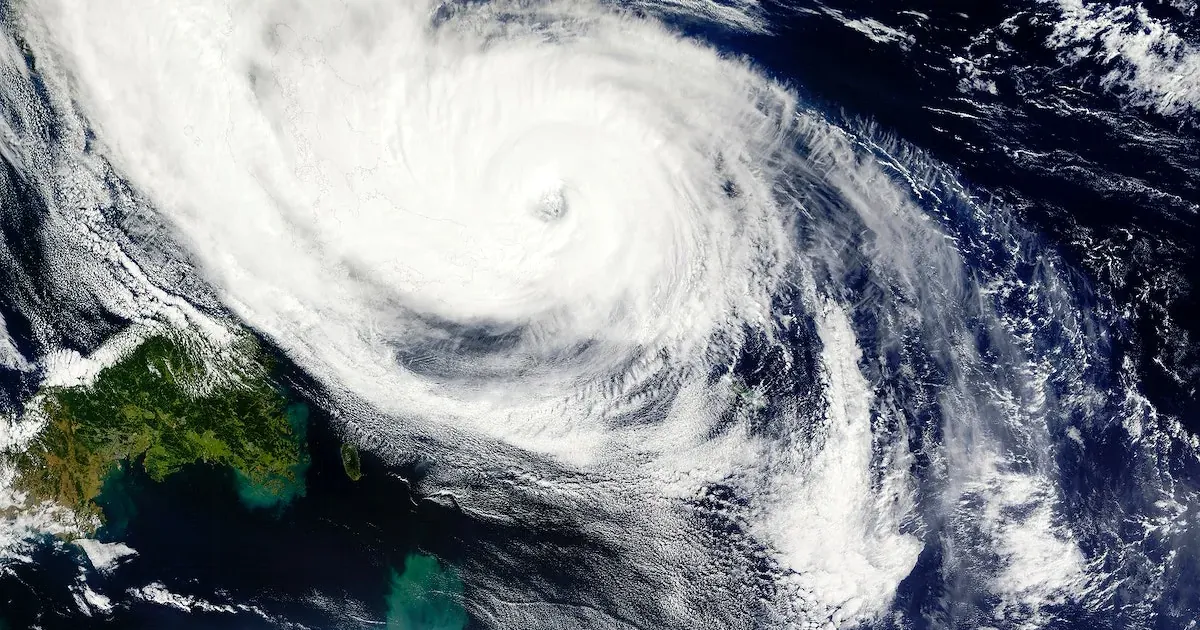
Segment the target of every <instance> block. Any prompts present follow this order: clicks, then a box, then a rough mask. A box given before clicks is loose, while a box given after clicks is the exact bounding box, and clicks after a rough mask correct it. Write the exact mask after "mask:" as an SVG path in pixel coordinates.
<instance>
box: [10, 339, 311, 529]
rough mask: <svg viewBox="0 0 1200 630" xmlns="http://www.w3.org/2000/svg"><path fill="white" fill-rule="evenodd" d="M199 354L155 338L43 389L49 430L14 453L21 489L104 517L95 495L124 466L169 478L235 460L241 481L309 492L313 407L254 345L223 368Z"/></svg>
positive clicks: (266, 489)
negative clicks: (75, 379) (277, 380)
mask: <svg viewBox="0 0 1200 630" xmlns="http://www.w3.org/2000/svg"><path fill="white" fill-rule="evenodd" d="M201 351H202V348H201V347H199V346H198V345H197V343H195V342H194V343H191V344H189V343H188V342H187V341H185V340H183V339H179V338H172V337H167V336H156V337H151V338H149V339H147V340H146V341H144V342H143V343H142V344H141V345H139V346H138V347H137V348H136V349H134V350H133V351H132V352H130V353H129V354H128V355H127V356H125V357H124V358H122V359H121V360H120V361H118V362H117V363H115V364H114V365H111V366H109V367H107V368H105V369H103V370H102V371H101V372H100V373H99V375H98V376H97V378H96V379H95V382H94V383H93V384H92V385H91V386H86V387H84V386H80V387H54V388H47V389H45V390H43V391H42V392H41V394H42V396H41V398H40V400H41V411H42V412H44V413H45V416H46V418H47V424H46V427H45V428H44V430H43V431H42V433H41V434H40V435H39V436H38V437H37V438H36V439H35V441H34V442H33V443H32V444H31V445H30V446H29V447H28V448H27V449H26V450H24V451H22V452H19V453H9V454H8V456H9V457H10V459H12V460H15V464H16V467H17V472H18V475H17V479H16V486H17V488H18V489H20V490H22V491H25V492H27V493H28V494H29V495H30V497H31V498H33V499H34V500H35V501H41V500H52V501H54V502H57V503H58V504H60V505H63V506H66V507H68V508H71V509H72V510H74V511H75V512H76V513H77V514H82V515H95V516H97V517H102V516H103V515H102V514H101V513H100V510H99V508H98V507H97V505H96V502H95V499H96V497H97V496H98V495H99V494H100V492H101V489H102V488H103V485H104V481H105V478H106V477H107V476H108V475H109V474H110V473H111V472H113V471H115V470H118V469H119V465H120V464H122V463H136V464H139V465H140V466H141V467H142V468H143V469H144V470H145V472H146V473H147V474H148V475H149V477H150V478H151V479H153V480H155V481H162V480H163V479H165V478H166V477H167V476H169V475H171V474H172V473H174V472H177V471H178V470H180V469H181V468H183V467H184V466H188V465H190V464H197V463H205V464H212V465H219V466H229V467H230V468H232V469H233V470H235V471H236V473H237V476H238V479H239V485H241V484H244V485H245V486H246V488H250V489H254V490H256V491H259V492H261V493H262V494H264V495H268V494H269V495H271V496H275V497H284V498H287V497H290V496H295V495H296V494H298V493H302V492H303V481H304V480H303V471H304V468H305V466H306V465H307V461H308V458H307V454H306V453H305V447H304V424H305V422H306V409H304V410H302V409H301V408H302V405H289V402H288V399H287V398H286V396H284V394H283V393H282V392H281V391H280V390H279V389H278V388H277V387H276V386H275V385H273V384H272V383H271V381H270V378H269V376H270V371H271V369H272V364H271V361H270V359H269V357H267V355H266V354H265V353H263V352H262V351H261V349H260V348H259V347H258V345H257V344H255V343H253V341H250V340H246V341H244V342H243V343H242V344H240V346H239V348H238V351H237V352H236V353H235V355H236V356H237V357H238V359H237V362H236V364H234V365H228V366H221V367H220V368H219V369H218V370H213V369H211V368H210V367H207V366H206V365H205V364H204V363H203V361H202V359H201V356H203V355H201ZM227 362H232V361H227ZM246 488H241V487H239V490H245V489H246ZM298 488H299V490H298ZM243 496H244V493H243Z"/></svg>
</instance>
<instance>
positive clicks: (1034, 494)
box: [0, 0, 1197, 628]
mask: <svg viewBox="0 0 1200 630" xmlns="http://www.w3.org/2000/svg"><path fill="white" fill-rule="evenodd" d="M772 10H778V9H777V8H776V9H772ZM4 12H5V15H4V16H3V19H4V23H5V41H4V49H3V51H0V65H2V66H3V68H2V69H0V72H2V74H3V82H4V83H5V85H7V86H9V87H6V88H5V93H4V95H3V96H0V101H2V105H3V109H4V126H3V134H2V136H3V140H2V141H0V152H2V153H3V155H4V157H5V160H6V161H7V163H9V164H10V165H15V166H12V167H11V168H12V170H13V172H15V173H17V175H16V176H15V178H14V181H19V182H20V184H19V188H21V189H22V190H25V191H26V193H25V194H26V195H27V196H28V195H34V196H36V197H37V198H38V199H41V200H42V201H41V203H42V214H41V218H40V219H38V221H37V223H36V227H33V226H34V224H32V223H21V222H22V221H26V219H22V218H21V217H22V216H24V215H22V214H21V213H20V212H18V210H17V205H18V204H16V203H14V202H13V200H14V199H16V198H17V197H14V196H12V195H10V196H8V197H7V198H6V200H5V201H4V203H3V209H4V213H5V219H4V221H5V222H6V225H7V226H8V227H7V228H6V229H8V230H10V231H11V230H17V231H18V232H19V231H20V230H22V229H25V230H27V231H26V232H25V233H27V234H33V233H35V232H36V234H37V237H36V240H37V244H36V247H37V248H38V251H39V252H40V254H39V256H41V257H43V259H44V261H45V262H44V263H43V264H44V265H46V268H47V269H52V270H54V274H55V277H66V275H65V274H67V273H68V272H69V274H70V277H72V278H74V279H72V280H69V281H64V284H63V286H59V287H56V288H51V289H47V290H40V291H34V290H29V291H25V292H24V293H19V295H18V297H15V298H13V299H14V300H18V301H22V300H23V302H22V303H25V304H39V305H41V307H47V308H48V307H54V308H57V309H59V310H61V311H62V312H65V313H66V315H65V317H66V323H57V324H51V323H44V322H43V323H41V324H39V323H37V321H34V323H33V324H32V325H31V326H32V327H31V330H32V331H33V332H32V333H30V334H31V336H32V337H36V338H39V339H41V340H42V343H44V344H45V345H51V342H52V341H53V340H55V339H59V340H61V339H64V338H70V339H75V340H76V342H74V343H69V344H67V345H68V346H69V347H71V348H77V349H79V350H80V351H82V350H84V348H87V347H92V346H94V345H96V344H95V342H96V341H97V338H94V337H89V335H92V334H93V333H89V332H86V331H99V330H108V328H111V327H112V324H111V322H115V321H117V320H120V321H127V322H135V323H138V324H139V325H141V326H149V327H159V328H161V327H167V328H170V327H185V328H186V327H190V328H195V329H198V330H201V331H203V334H204V335H206V336H207V337H208V338H209V339H211V340H212V343H214V344H217V345H220V344H223V343H228V341H229V339H230V338H231V337H230V333H229V330H230V327H231V326H234V325H244V326H245V327H247V328H248V329H249V330H251V331H253V332H254V334H255V335H258V336H260V337H261V338H262V339H264V340H265V341H266V342H268V343H270V344H271V345H272V346H273V347H276V348H278V349H279V351H280V353H281V355H282V356H283V357H285V358H286V360H287V361H289V362H292V363H294V365H295V366H296V367H297V368H298V370H300V371H302V372H303V373H304V374H306V375H308V376H309V377H310V378H311V382H312V393H313V396H314V399H315V400H317V401H319V406H320V407H322V408H323V409H325V410H326V411H327V412H328V413H330V414H331V416H332V417H333V418H334V419H335V425H336V427H337V431H338V433H339V434H340V435H342V436H344V438H345V439H346V440H347V441H348V442H349V443H352V444H354V445H356V446H357V447H358V448H361V449H362V450H363V451H364V452H368V453H372V454H373V456H376V457H379V458H381V459H382V460H383V461H384V462H388V463H391V464H395V465H406V466H413V467H415V468H416V469H418V470H420V475H419V476H414V477H411V478H409V479H408V483H410V484H411V487H412V489H413V492H414V493H415V496H418V497H421V499H420V500H421V501H425V502H432V503H434V504H436V505H438V506H441V507H442V508H445V509H453V510H456V511H458V512H461V514H462V515H463V516H462V518H464V519H469V520H471V521H472V522H477V523H479V525H478V527H479V528H481V529H484V530H495V531H505V532H509V534H506V537H504V538H503V542H498V541H500V540H501V539H500V538H497V539H495V540H491V541H490V542H489V541H484V542H478V541H476V542H472V541H459V542H457V543H454V544H455V545H461V546H465V547H466V548H468V549H469V553H467V554H466V555H465V556H464V557H463V559H461V562H460V564H459V566H458V570H459V571H461V576H462V580H463V583H464V584H465V585H466V588H467V589H468V590H467V592H468V594H469V597H468V598H467V600H466V607H467V611H468V613H470V615H471V617H472V619H473V620H475V621H474V623H478V624H479V627H497V628H568V627H571V628H574V627H580V628H582V627H589V628H592V627H594V628H600V627H605V628H608V627H611V628H808V627H811V628H817V627H821V628H826V627H898V628H909V627H927V626H933V627H949V626H953V625H954V624H959V625H963V624H966V625H972V626H977V627H984V626H988V627H1006V628H1007V627H1012V628H1018V627H1021V628H1025V627H1029V628H1032V627H1059V626H1055V625H1054V624H1055V623H1057V622H1059V621H1061V620H1062V619H1064V618H1068V617H1070V618H1072V619H1076V620H1083V621H1082V622H1088V621H1089V620H1090V621H1092V622H1099V620H1113V619H1118V620H1123V621H1124V622H1126V623H1128V624H1133V625H1131V626H1130V627H1134V626H1137V627H1154V624H1155V623H1167V620H1169V619H1182V618H1184V617H1186V616H1187V614H1186V612H1184V613H1178V611H1176V612H1175V613H1172V612H1170V611H1169V610H1168V609H1167V608H1169V606H1167V604H1166V603H1165V602H1166V599H1164V598H1166V597H1167V596H1166V595H1164V591H1170V590H1171V589H1173V588H1174V586H1173V585H1175V584H1177V583H1179V582H1178V580H1181V579H1183V580H1185V579H1186V575H1187V572H1188V571H1190V570H1192V569H1188V568H1186V567H1187V566H1191V565H1188V564H1186V563H1187V562H1190V560H1187V559H1188V558H1189V557H1192V556H1194V555H1195V554H1194V551H1192V552H1188V551H1180V550H1181V549H1183V547H1182V546H1180V545H1185V543H1184V542H1182V541H1184V540H1186V539H1188V537H1189V536H1191V534H1190V533H1189V532H1190V524H1188V523H1187V522H1185V521H1183V520H1180V519H1183V518H1184V517H1183V516H1181V515H1182V514H1184V513H1185V512H1186V513H1189V514H1190V513H1191V512H1190V511H1189V510H1191V509H1192V508H1194V506H1195V505H1197V503H1196V501H1195V498H1194V496H1193V494H1192V493H1193V492H1194V491H1192V490H1190V489H1189V488H1190V485H1189V484H1186V483H1179V484H1176V483H1175V482H1174V481H1173V478H1172V476H1171V473H1170V472H1169V471H1171V470H1173V471H1176V472H1178V471H1179V470H1180V469H1181V468H1180V467H1181V466H1182V467H1183V468H1187V469H1188V470H1191V469H1193V468H1194V467H1195V465H1196V461H1197V460H1196V459H1195V457H1196V454H1195V449H1196V448H1197V442H1196V440H1195V438H1194V437H1189V435H1188V434H1187V432H1186V431H1185V430H1184V429H1183V428H1182V427H1181V426H1180V425H1179V424H1178V423H1177V422H1174V421H1172V420H1170V419H1168V418H1165V417H1160V416H1159V414H1158V413H1157V412H1156V411H1155V410H1154V408H1153V406H1152V405H1151V404H1150V402H1149V401H1148V400H1147V399H1146V398H1145V397H1143V396H1142V395H1141V394H1140V393H1139V387H1140V381H1139V378H1140V377H1139V373H1138V372H1137V370H1136V366H1134V365H1133V364H1132V363H1131V362H1130V361H1129V360H1126V361H1125V362H1124V363H1122V362H1121V361H1120V360H1119V358H1120V356H1121V355H1120V354H1119V353H1117V352H1116V351H1115V350H1114V349H1113V343H1114V341H1113V338H1112V336H1111V335H1110V334H1109V332H1108V329H1109V327H1110V326H1112V325H1114V324H1113V322H1115V321H1117V320H1118V319H1119V317H1120V314H1119V312H1118V308H1117V306H1114V304H1115V301H1114V298H1112V297H1111V296H1108V295H1106V294H1105V293H1104V292H1103V291H1102V290H1100V289H1097V288H1096V287H1095V286H1094V283H1093V282H1092V281H1090V280H1089V279H1088V278H1087V277H1086V276H1085V275H1083V274H1081V273H1080V272H1078V271H1077V270H1076V269H1075V268H1074V267H1073V266H1072V262H1071V261H1069V260H1066V259H1065V258H1064V257H1063V255H1062V254H1061V253H1060V252H1059V251H1058V250H1057V249H1056V248H1055V247H1054V246H1053V245H1052V244H1051V243H1050V241H1049V240H1048V239H1047V237H1046V236H1045V235H1044V234H1042V233H1040V232H1039V231H1038V230H1036V229H1034V228H1031V227H1029V226H1028V225H1027V222H1026V221H1025V219H1024V216H1025V215H1023V214H1022V207H1023V206H1022V202H1023V200H1022V199H1021V198H1020V197H1019V196H1017V195H1015V194H994V193H992V192H989V191H986V190H983V189H980V188H977V187H975V186H973V185H972V184H970V183H968V182H966V181H965V180H964V178H963V177H962V176H961V174H960V172H959V171H958V170H956V168H955V166H954V165H948V164H945V163H943V162H941V161H939V160H938V159H937V158H935V157H933V156H931V155H930V154H929V153H927V152H925V151H923V150H922V149H920V148H918V147H916V146H915V145H912V144H910V143H908V142H906V141H905V140H902V139H900V138H899V137H897V136H896V135H895V134H893V133H890V132H888V131H886V130H883V129H881V128H880V127H879V126H877V125H875V124H873V123H872V122H871V121H870V120H868V119H864V118H861V117H855V116H848V115H844V114H839V113H838V112H837V110H836V109H835V108H831V107H829V104H828V103H826V102H822V101H821V100H820V99H817V98H813V97H812V96H811V95H810V94H809V93H807V92H806V91H805V90H804V88H803V86H801V85H798V84H796V83H795V82H794V81H792V80H790V79H788V78H787V77H783V76H780V75H779V73H778V72H776V71H773V70H772V69H769V68H767V67H764V66H763V65H760V64H759V63H758V62H756V60H755V59H754V58H752V57H751V56H748V55H740V54H737V53H736V52H732V51H730V50H728V49H725V48H722V47H721V45H720V43H719V42H720V41H721V39H720V36H721V34H763V33H769V32H770V31H771V29H772V23H771V19H770V14H769V12H768V10H767V8H765V7H763V6H760V5H758V4H756V3H753V2H707V1H702V0H678V1H675V0H672V1H666V2H662V1H659V2H633V3H614V2H603V1H600V0H493V1H488V2H467V1H462V2H459V1H450V2H436V1H433V0H405V1H402V2H396V1H384V0H345V1H343V2H295V1H291V0H264V1H258V2H244V1H239V2H216V1H210V0H186V1H181V2H170V3H163V2H151V1H149V0H114V1H112V2H106V3H95V2H92V3H84V2H75V1H72V0H25V1H23V2H13V3H9V4H6V5H4ZM713 34H716V35H713ZM729 36H730V37H732V36H733V35H729ZM1060 37H1061V35H1060ZM1172 111H1187V110H1186V108H1184V107H1182V106H1175V109H1174V110H1172ZM1168 113H1170V112H1168ZM29 191H33V192H29ZM21 226H26V227H24V228H23V227H21ZM10 233H17V232H10ZM3 247H4V249H2V250H0V255H3V256H4V257H5V258H6V259H7V260H9V261H12V260H16V259H18V258H20V256H21V255H22V254H21V252H20V251H17V250H19V249H20V248H22V247H34V245H31V244H29V243H28V242H25V243H22V242H21V241H19V240H13V239H11V238H10V239H7V240H6V241H4V245H3ZM13 264H14V265H16V264H15V263H13ZM16 266H19V265H16ZM6 277H9V278H10V279H12V278H16V277H17V276H15V275H10V276H6ZM54 305H57V306H54ZM35 319H36V318H35ZM105 321H108V322H110V324H105V323H103V322H105ZM64 331H65V332H64ZM94 334H97V335H98V334H99V333H94ZM7 337H8V335H7V333H6V332H5V328H4V327H3V320H0V364H6V365H7V364H11V365H12V366H13V369H14V370H17V371H21V372H22V373H32V371H34V370H35V368H34V367H32V366H33V364H34V363H37V364H38V365H40V366H41V368H39V369H42V370H43V371H44V372H46V373H52V374H57V376H55V377H54V378H58V379H59V380H61V381H62V382H64V383H66V382H74V381H70V379H71V378H76V377H78V378H83V377H82V376H78V375H80V374H83V373H87V372H89V370H90V372H91V373H95V372H96V370H98V369H99V368H98V367H97V368H88V367H87V365H89V364H88V363H87V362H88V361H90V359H85V358H82V357H81V355H80V354H79V353H73V352H74V351H71V352H66V353H64V352H61V351H60V352H58V353H57V354H56V353H48V354H47V355H46V356H45V357H44V358H41V359H37V358H36V357H29V358H26V357H24V356H23V355H22V354H21V352H20V351H18V350H17V348H16V346H14V345H13V344H12V342H7ZM79 340H82V341H79ZM128 345H129V344H126V346H128ZM10 347H11V348H12V349H11V350H10V349H9V348H10ZM122 347H124V346H122ZM110 352H115V353H117V354H120V353H121V352H124V350H119V349H118V350H110ZM64 374H65V376H64ZM64 379H65V380H64ZM32 426H33V425H29V424H25V425H22V424H20V423H17V424H13V425H12V427H10V431H9V434H7V436H8V437H7V438H6V439H7V440H8V441H9V442H11V443H14V444H15V443H20V442H21V441H22V440H26V439H29V437H28V436H29V435H30V433H31V432H32V431H33V430H34V429H32V428H30V427H32ZM21 427H24V428H23V429H22V428H21ZM22 436H24V437H22ZM1098 444H1099V445H1104V446H1102V447H1101V446H1096V445H1098ZM1097 448H1105V449H1108V450H1109V452H1111V453H1117V455H1115V456H1116V457H1118V458H1125V459H1127V460H1128V461H1131V462H1136V463H1131V464H1130V465H1129V466H1128V467H1126V468H1125V469H1123V470H1113V469H1112V468H1111V467H1109V466H1108V465H1107V464H1104V465H1102V464H1100V463H1098V462H1097V460H1096V459H1094V458H1092V457H1091V456H1090V455H1091V454H1092V453H1094V452H1095V450H1096V449H1097ZM1180 461H1183V462H1185V463H1183V464H1180V463H1179V462H1180ZM1179 474H1182V473H1179ZM1084 479H1086V480H1089V483H1092V484H1093V487H1092V489H1091V490H1090V491H1089V492H1088V493H1087V494H1086V496H1081V495H1080V494H1078V493H1077V490H1078V484H1081V483H1083V482H1082V481H1080V480H1084ZM1134 489H1136V492H1135V491H1134ZM1135 495H1136V498H1135ZM396 500H397V501H399V500H400V499H399V498H397V499H396ZM1135 522H1136V523H1140V524H1141V525H1140V526H1138V527H1130V523H1135ZM518 531H524V532H527V533H526V534H518V533H516V532H518ZM489 540H490V539H489ZM1172 541H1176V542H1172ZM447 545H451V543H447ZM451 546H452V545H451ZM1172 550H1174V551H1172ZM130 553H132V551H130ZM547 561H549V562H552V563H553V564H554V565H555V568H554V569H552V570H549V572H547V571H531V570H529V569H528V568H527V567H530V566H533V565H535V564H537V563H545V562H547ZM151 586H154V585H151ZM146 588H150V587H146ZM155 588H159V589H162V588H163V587H162V585H161V584H159V585H158V586H157V587H155ZM131 592H133V591H131ZM145 592H149V591H146V590H145V589H143V590H139V591H137V593H145ZM1164 606H1167V608H1164ZM1184 610H1185V611H1186V610H1187V609H1186V607H1185V609H1184ZM1174 614H1180V615H1181V616H1180V617H1173V616H1172V615H1174ZM921 620H924V621H921ZM913 624H916V625H913ZM922 624H926V625H922ZM1138 624H1148V625H1145V626H1138ZM1168 625H1169V624H1168ZM346 627H350V626H346ZM356 627H357V626H356ZM963 627H966V626H965V625H963ZM1062 627H1067V626H1062ZM1159 627H1165V626H1159Z"/></svg>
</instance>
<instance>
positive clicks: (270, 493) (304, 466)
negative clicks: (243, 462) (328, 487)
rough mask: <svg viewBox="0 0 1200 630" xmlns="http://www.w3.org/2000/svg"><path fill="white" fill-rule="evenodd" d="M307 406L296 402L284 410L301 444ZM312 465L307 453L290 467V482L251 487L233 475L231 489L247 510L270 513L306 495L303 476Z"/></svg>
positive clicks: (305, 432)
mask: <svg viewBox="0 0 1200 630" xmlns="http://www.w3.org/2000/svg"><path fill="white" fill-rule="evenodd" d="M308 415H309V411H308V405H306V404H304V403H302V402H296V403H293V404H291V405H289V406H288V409H287V416H288V422H289V423H290V424H291V425H292V433H293V434H294V435H295V436H296V438H297V439H298V440H300V441H301V442H305V441H306V440H307V436H308ZM311 464H312V460H311V458H309V456H308V452H307V450H305V452H304V453H303V455H302V457H301V458H300V461H299V462H298V463H297V464H296V465H295V466H293V467H292V474H293V476H292V478H291V479H285V478H274V479H271V480H269V481H268V483H254V482H253V481H251V480H250V479H248V478H247V477H246V476H245V475H243V474H241V472H236V476H235V479H236V481H235V486H236V488H237V492H238V497H239V498H241V500H242V502H243V503H245V504H246V506H247V507H250V508H259V509H273V508H279V507H282V506H285V505H287V504H289V503H291V502H292V501H295V500H296V499H297V498H298V497H302V496H304V495H305V493H306V492H307V483H306V476H307V473H308V468H309V466H310V465H311Z"/></svg>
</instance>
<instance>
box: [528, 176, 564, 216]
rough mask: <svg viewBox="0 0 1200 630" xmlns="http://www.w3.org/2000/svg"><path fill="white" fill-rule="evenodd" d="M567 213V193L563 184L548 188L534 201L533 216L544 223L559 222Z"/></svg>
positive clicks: (554, 184)
mask: <svg viewBox="0 0 1200 630" xmlns="http://www.w3.org/2000/svg"><path fill="white" fill-rule="evenodd" d="M566 212H567V193H566V190H565V186H564V185H563V183H562V182H554V183H553V184H551V185H550V186H547V187H546V188H544V189H543V190H542V191H541V192H540V193H539V194H538V195H537V197H536V198H535V199H534V203H533V215H534V216H536V217H537V218H539V219H541V220H542V221H546V222H547V223H549V222H551V221H557V220H558V219H560V218H562V216H563V214H565V213H566Z"/></svg>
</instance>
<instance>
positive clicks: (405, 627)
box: [387, 554, 467, 630]
mask: <svg viewBox="0 0 1200 630" xmlns="http://www.w3.org/2000/svg"><path fill="white" fill-rule="evenodd" d="M462 592H463V583H462V580H460V579H458V576H457V575H455V574H454V571H453V570H452V569H450V568H448V567H447V568H443V567H442V565H441V563H439V562H438V560H437V558H434V557H433V556H425V555H420V554H410V555H409V556H408V557H407V558H406V559H405V561H404V572H403V573H399V574H398V573H396V572H395V571H394V570H393V571H392V588H391V592H390V593H389V594H388V601H387V604H388V612H387V628H388V630H462V628H464V627H465V626H466V625H467V611H466V610H465V609H464V608H463V606H462Z"/></svg>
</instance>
